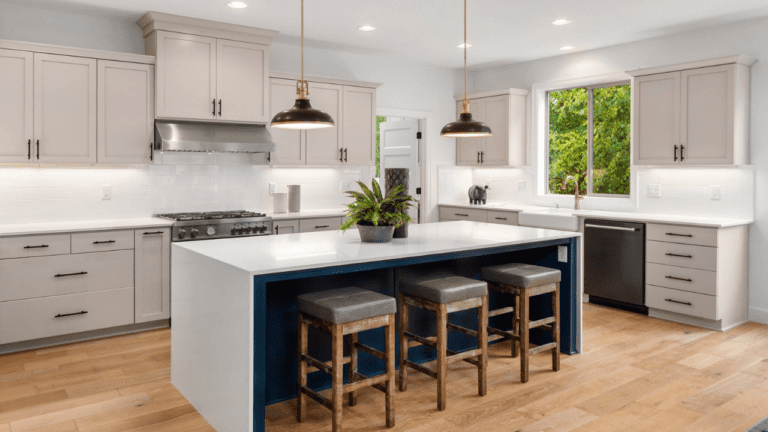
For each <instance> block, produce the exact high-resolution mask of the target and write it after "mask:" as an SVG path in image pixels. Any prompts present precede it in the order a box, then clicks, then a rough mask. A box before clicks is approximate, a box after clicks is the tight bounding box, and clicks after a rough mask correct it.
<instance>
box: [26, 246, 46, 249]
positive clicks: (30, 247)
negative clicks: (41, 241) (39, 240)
mask: <svg viewBox="0 0 768 432" xmlns="http://www.w3.org/2000/svg"><path fill="white" fill-rule="evenodd" d="M47 247H48V245H40V246H24V249H40V248H47Z"/></svg>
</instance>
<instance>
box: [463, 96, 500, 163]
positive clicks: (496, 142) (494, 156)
mask: <svg viewBox="0 0 768 432" xmlns="http://www.w3.org/2000/svg"><path fill="white" fill-rule="evenodd" d="M472 102H473V105H474V106H475V107H476V108H480V109H481V112H482V116H480V115H478V116H477V117H476V120H478V121H481V122H483V123H485V124H487V125H488V127H490V128H491V136H489V137H484V138H481V148H480V151H481V152H482V153H481V154H480V164H481V166H507V165H509V95H503V96H495V97H490V98H483V99H480V100H477V101H472ZM481 104H482V108H481V107H480V105H481Z"/></svg>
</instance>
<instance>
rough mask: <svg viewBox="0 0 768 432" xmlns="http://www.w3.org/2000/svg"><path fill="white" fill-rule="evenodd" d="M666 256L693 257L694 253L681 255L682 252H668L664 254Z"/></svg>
mask: <svg viewBox="0 0 768 432" xmlns="http://www.w3.org/2000/svg"><path fill="white" fill-rule="evenodd" d="M664 255H666V256H672V257H678V258H693V255H680V254H673V253H667V254H664Z"/></svg>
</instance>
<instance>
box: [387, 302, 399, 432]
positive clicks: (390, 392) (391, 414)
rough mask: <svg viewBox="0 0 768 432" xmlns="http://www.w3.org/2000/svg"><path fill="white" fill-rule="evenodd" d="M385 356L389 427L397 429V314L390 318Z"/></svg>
mask: <svg viewBox="0 0 768 432" xmlns="http://www.w3.org/2000/svg"><path fill="white" fill-rule="evenodd" d="M386 331H387V340H386V342H385V345H386V346H385V355H386V358H387V382H386V386H387V391H386V398H387V427H389V428H391V427H395V377H396V375H395V314H392V315H390V316H389V325H387V330H386Z"/></svg>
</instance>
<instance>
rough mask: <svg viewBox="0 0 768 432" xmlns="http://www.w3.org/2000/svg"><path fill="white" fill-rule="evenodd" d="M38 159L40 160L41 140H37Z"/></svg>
mask: <svg viewBox="0 0 768 432" xmlns="http://www.w3.org/2000/svg"><path fill="white" fill-rule="evenodd" d="M37 160H40V140H37Z"/></svg>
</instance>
